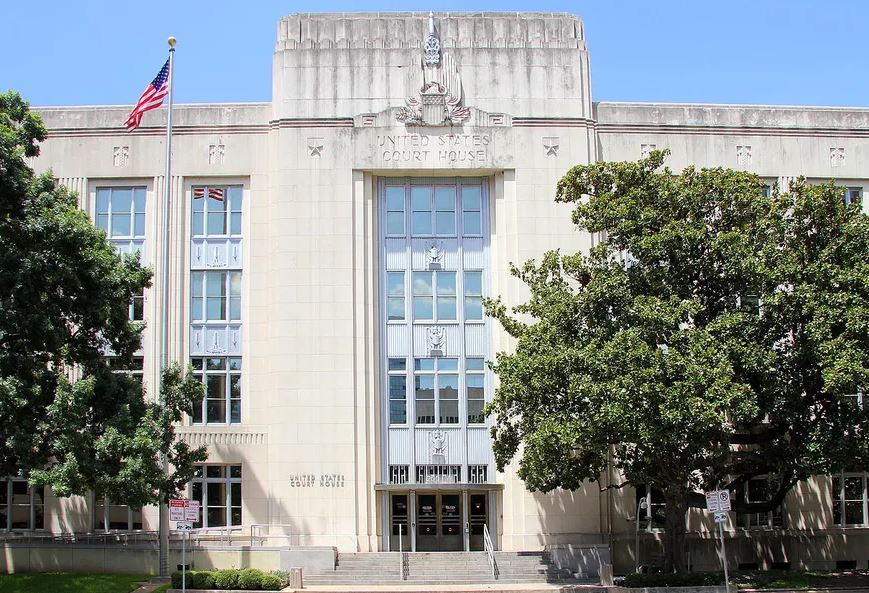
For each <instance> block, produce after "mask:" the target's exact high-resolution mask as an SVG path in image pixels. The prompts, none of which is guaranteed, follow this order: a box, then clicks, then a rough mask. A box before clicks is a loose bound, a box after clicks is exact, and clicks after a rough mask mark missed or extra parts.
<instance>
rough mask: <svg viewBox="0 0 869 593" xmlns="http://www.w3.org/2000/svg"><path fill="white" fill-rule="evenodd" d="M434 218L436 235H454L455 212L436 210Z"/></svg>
mask: <svg viewBox="0 0 869 593" xmlns="http://www.w3.org/2000/svg"><path fill="white" fill-rule="evenodd" d="M435 218H436V224H437V231H436V232H437V234H438V235H455V234H456V214H455V212H438V213H437V216H436V217H435Z"/></svg>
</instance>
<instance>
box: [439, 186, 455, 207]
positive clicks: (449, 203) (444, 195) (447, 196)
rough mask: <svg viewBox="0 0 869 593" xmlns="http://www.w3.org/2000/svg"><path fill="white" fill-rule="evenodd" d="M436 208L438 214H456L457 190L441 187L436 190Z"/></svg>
mask: <svg viewBox="0 0 869 593" xmlns="http://www.w3.org/2000/svg"><path fill="white" fill-rule="evenodd" d="M435 207H436V208H437V210H438V212H455V210H456V188H454V187H439V188H437V189H436V190H435Z"/></svg>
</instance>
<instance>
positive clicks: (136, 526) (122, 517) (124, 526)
mask: <svg viewBox="0 0 869 593" xmlns="http://www.w3.org/2000/svg"><path fill="white" fill-rule="evenodd" d="M106 525H108V527H106ZM94 528H95V529H98V530H100V531H136V530H141V529H142V509H131V508H130V507H129V506H128V505H124V504H113V503H112V502H111V501H109V500H108V499H106V498H103V497H101V496H95V497H94Z"/></svg>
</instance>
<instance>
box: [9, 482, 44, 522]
mask: <svg viewBox="0 0 869 593" xmlns="http://www.w3.org/2000/svg"><path fill="white" fill-rule="evenodd" d="M0 529H5V530H7V531H8V530H24V531H33V530H34V529H45V488H31V487H30V486H29V485H28V483H27V480H22V479H19V478H7V479H0Z"/></svg>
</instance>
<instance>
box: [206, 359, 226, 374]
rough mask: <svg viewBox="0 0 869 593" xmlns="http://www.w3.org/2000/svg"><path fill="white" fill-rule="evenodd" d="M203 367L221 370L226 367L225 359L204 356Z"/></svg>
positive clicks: (210, 369)
mask: <svg viewBox="0 0 869 593" xmlns="http://www.w3.org/2000/svg"><path fill="white" fill-rule="evenodd" d="M205 368H206V369H207V370H209V371H218V370H223V369H225V368H226V359H225V358H220V357H216V358H206V359H205Z"/></svg>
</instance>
